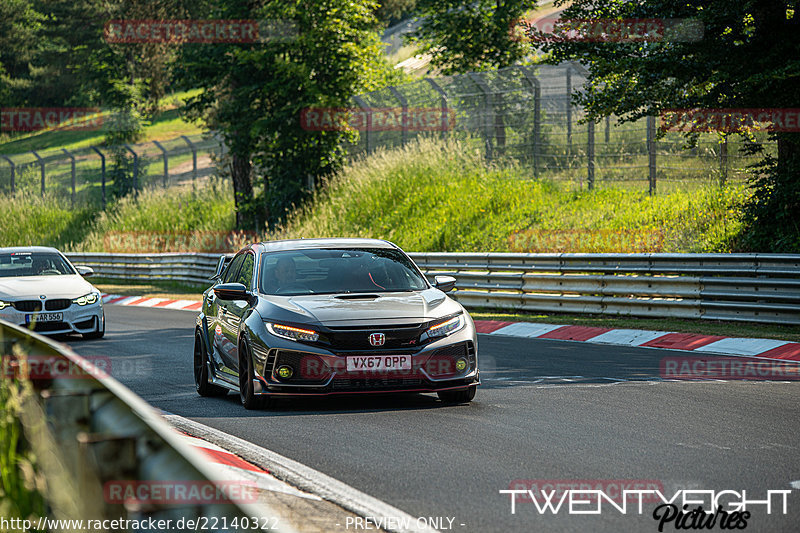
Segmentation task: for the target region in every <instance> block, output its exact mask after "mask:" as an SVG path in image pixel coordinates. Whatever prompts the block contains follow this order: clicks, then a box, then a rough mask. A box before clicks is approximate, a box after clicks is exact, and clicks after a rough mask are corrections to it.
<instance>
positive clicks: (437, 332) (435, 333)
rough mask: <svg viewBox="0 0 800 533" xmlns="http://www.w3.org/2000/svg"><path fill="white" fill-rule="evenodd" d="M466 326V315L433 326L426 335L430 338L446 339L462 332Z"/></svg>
mask: <svg viewBox="0 0 800 533" xmlns="http://www.w3.org/2000/svg"><path fill="white" fill-rule="evenodd" d="M464 324H466V321H465V320H464V315H458V316H454V317H453V318H448V319H447V320H445V321H443V322H439V323H438V324H435V325H433V326H431V327H430V328H428V331H426V332H425V333H427V334H428V337H429V338H435V337H444V336H446V335H450V334H451V333H455V332H456V331H458V330H460V329H461V328H463V327H464Z"/></svg>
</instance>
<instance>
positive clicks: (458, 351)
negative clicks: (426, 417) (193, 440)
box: [253, 324, 480, 396]
mask: <svg viewBox="0 0 800 533" xmlns="http://www.w3.org/2000/svg"><path fill="white" fill-rule="evenodd" d="M253 352H254V353H253V355H254V369H256V372H255V379H254V382H253V389H254V392H256V393H257V394H262V395H269V396H320V395H336V394H364V393H390V392H440V391H448V390H464V389H467V388H469V387H475V386H477V385H479V383H480V379H479V376H480V375H479V370H478V355H477V342H476V338H475V333H474V329H473V328H472V327H471V324H470V327H468V328H465V329H464V330H462V331H460V332H457V333H455V334H453V335H451V336H449V337H445V338H443V339H439V340H437V341H435V342H431V343H429V344H428V345H426V346H424V347H422V348H418V349H416V350H408V349H406V350H385V351H378V350H371V351H364V350H360V351H356V350H353V351H328V350H323V349H320V348H316V347H310V346H305V345H303V344H299V343H294V342H291V341H288V342H287V343H281V344H280V345H279V347H272V348H269V349H266V348H264V347H261V346H258V345H255V346H254V349H253ZM357 355H381V356H393V355H409V356H410V357H411V368H410V369H407V370H384V371H348V370H347V363H346V361H347V357H348V356H357ZM458 359H465V360H467V361H468V366H467V368H465V369H464V370H463V371H458V370H457V369H456V366H455V364H456V361H457V360H458ZM283 365H289V366H291V367H292V368H293V370H294V374H293V377H292V378H290V379H281V378H280V377H279V376H278V374H277V369H278V368H279V367H281V366H283Z"/></svg>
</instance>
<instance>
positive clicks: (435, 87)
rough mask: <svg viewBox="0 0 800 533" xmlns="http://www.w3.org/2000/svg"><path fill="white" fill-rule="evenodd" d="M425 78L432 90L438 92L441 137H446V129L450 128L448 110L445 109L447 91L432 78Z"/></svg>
mask: <svg viewBox="0 0 800 533" xmlns="http://www.w3.org/2000/svg"><path fill="white" fill-rule="evenodd" d="M425 80H426V81H427V82H428V83H429V84H430V86H431V87H433V90H434V91H436V92H437V93H439V97H440V99H441V100H440V105H441V106H442V139H445V138H446V137H447V130H448V129H449V128H450V112H449V111H448V110H447V93H445V92H444V89H442V88H441V87H440V86H439V84H438V83H436V82H435V81H433V78H425Z"/></svg>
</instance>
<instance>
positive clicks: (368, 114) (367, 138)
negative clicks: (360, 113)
mask: <svg viewBox="0 0 800 533" xmlns="http://www.w3.org/2000/svg"><path fill="white" fill-rule="evenodd" d="M353 100H354V101H355V103H357V104H358V107H360V108H361V109H363V110H364V115H365V119H366V120H365V122H364V144H366V148H367V153H368V154H371V153H372V150H373V146H372V131H371V130H372V109H370V107H369V105H367V102H365V101H364V99H363V98H361V97H360V96H354V97H353Z"/></svg>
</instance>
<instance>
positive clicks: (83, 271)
mask: <svg viewBox="0 0 800 533" xmlns="http://www.w3.org/2000/svg"><path fill="white" fill-rule="evenodd" d="M75 270H77V271H78V274H80V275H81V276H83V277H84V278H88V277H89V276H94V269H93V268H92V267H87V266H76V267H75Z"/></svg>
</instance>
